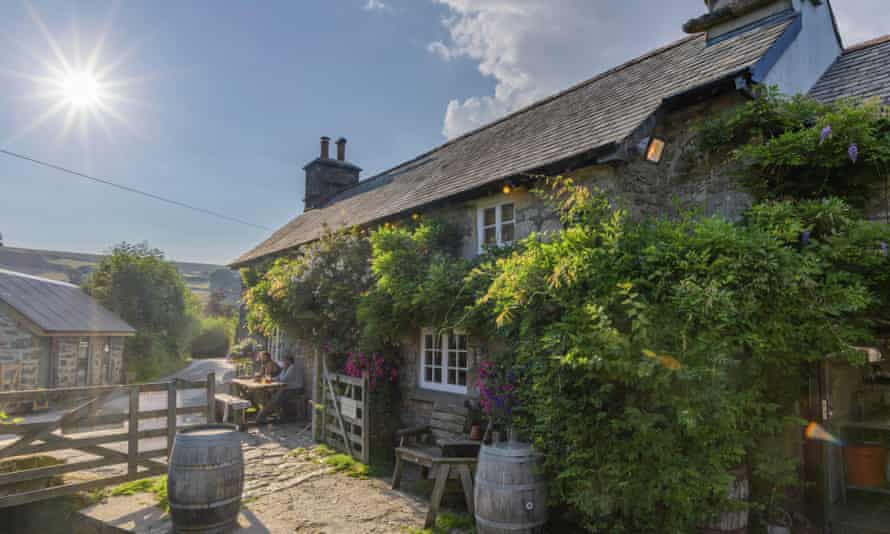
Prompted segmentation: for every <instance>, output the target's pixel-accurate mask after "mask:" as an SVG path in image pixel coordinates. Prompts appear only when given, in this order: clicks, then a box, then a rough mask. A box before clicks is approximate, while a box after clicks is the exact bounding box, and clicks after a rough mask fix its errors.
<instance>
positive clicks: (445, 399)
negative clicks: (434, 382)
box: [410, 388, 470, 405]
mask: <svg viewBox="0 0 890 534" xmlns="http://www.w3.org/2000/svg"><path fill="white" fill-rule="evenodd" d="M410 397H411V399H412V400H417V401H423V402H432V403H434V404H435V403H443V404H454V403H459V404H461V405H463V402H464V401H465V400H466V399H468V398H469V397H470V395H469V393H450V392H447V391H437V390H435V389H423V388H415V389H414V391H412V392H411V395H410Z"/></svg>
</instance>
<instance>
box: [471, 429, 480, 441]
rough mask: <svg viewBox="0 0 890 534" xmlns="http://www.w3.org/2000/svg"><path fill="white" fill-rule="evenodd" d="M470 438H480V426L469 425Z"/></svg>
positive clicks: (477, 439)
mask: <svg viewBox="0 0 890 534" xmlns="http://www.w3.org/2000/svg"><path fill="white" fill-rule="evenodd" d="M470 439H472V440H476V441H479V440H481V439H482V426H480V425H473V426H471V427H470Z"/></svg>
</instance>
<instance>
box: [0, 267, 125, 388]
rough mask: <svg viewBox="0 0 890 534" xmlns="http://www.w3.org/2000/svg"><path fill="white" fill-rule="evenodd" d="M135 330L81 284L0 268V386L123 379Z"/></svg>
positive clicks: (88, 383) (81, 383)
mask: <svg viewBox="0 0 890 534" xmlns="http://www.w3.org/2000/svg"><path fill="white" fill-rule="evenodd" d="M135 334H136V330H135V329H134V328H133V327H132V326H130V325H129V324H127V323H126V322H125V321H124V320H123V319H121V318H120V317H118V316H117V315H116V314H114V313H113V312H111V311H109V310H108V309H106V308H104V307H103V306H102V305H101V304H99V303H98V302H97V301H96V300H95V299H93V298H92V297H90V296H89V295H87V294H86V293H84V292H83V291H82V290H81V289H80V288H79V287H77V286H76V285H73V284H69V283H66V282H59V281H57V280H50V279H47V278H40V277H37V276H31V275H27V274H23V273H18V272H14V271H7V270H2V269H0V391H9V390H18V389H32V388H51V387H71V386H91V385H102V384H119V383H121V382H122V381H123V362H124V338H126V337H128V336H132V335H135Z"/></svg>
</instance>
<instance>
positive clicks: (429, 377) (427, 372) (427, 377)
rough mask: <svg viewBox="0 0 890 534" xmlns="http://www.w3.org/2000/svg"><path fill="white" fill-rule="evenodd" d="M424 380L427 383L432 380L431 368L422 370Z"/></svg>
mask: <svg viewBox="0 0 890 534" xmlns="http://www.w3.org/2000/svg"><path fill="white" fill-rule="evenodd" d="M424 380H426V381H427V382H431V381H432V380H433V368H432V367H427V368H426V369H424Z"/></svg>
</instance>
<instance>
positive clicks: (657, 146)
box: [646, 137, 664, 163]
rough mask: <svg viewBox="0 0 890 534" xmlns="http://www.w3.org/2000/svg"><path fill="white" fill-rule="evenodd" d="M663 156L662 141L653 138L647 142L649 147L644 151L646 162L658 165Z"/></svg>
mask: <svg viewBox="0 0 890 534" xmlns="http://www.w3.org/2000/svg"><path fill="white" fill-rule="evenodd" d="M663 154H664V140H662V139H659V138H657V137H653V138H652V139H651V140H650V141H649V147H648V148H647V149H646V161H651V162H652V163H658V162H660V161H661V156H662V155H663Z"/></svg>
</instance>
